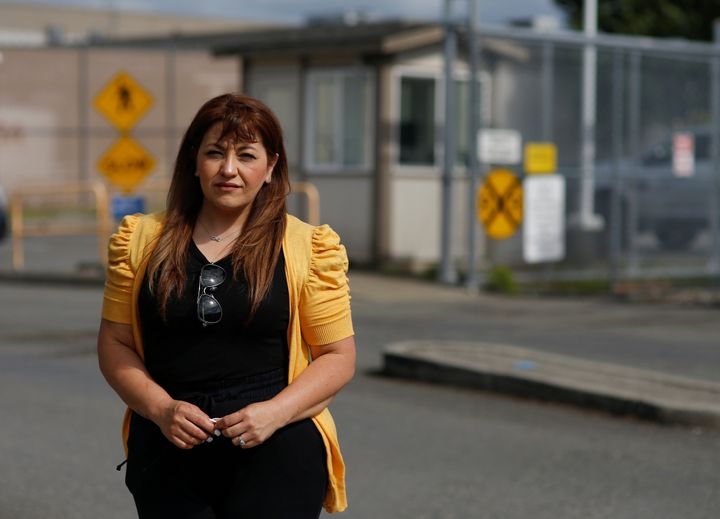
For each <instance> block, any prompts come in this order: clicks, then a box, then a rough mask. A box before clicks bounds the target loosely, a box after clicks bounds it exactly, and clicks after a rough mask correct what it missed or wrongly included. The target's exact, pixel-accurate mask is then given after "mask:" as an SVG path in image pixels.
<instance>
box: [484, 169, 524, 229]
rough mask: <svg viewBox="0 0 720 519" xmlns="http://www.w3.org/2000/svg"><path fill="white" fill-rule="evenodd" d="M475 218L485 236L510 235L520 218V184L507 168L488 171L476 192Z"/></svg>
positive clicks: (521, 199) (521, 206)
mask: <svg viewBox="0 0 720 519" xmlns="http://www.w3.org/2000/svg"><path fill="white" fill-rule="evenodd" d="M477 213H478V219H479V220H480V222H481V223H482V224H483V225H484V226H485V232H487V234H488V236H490V237H491V238H494V239H496V240H503V239H505V238H509V237H510V236H512V235H513V234H514V233H515V231H516V230H517V228H518V227H519V226H520V223H521V222H522V217H523V191H522V184H521V183H520V180H519V179H518V177H517V176H515V174H514V173H513V172H512V171H510V170H509V169H495V170H493V171H491V172H490V173H489V174H488V176H487V178H486V179H485V183H484V184H483V185H482V186H481V187H480V189H479V190H478V194H477Z"/></svg>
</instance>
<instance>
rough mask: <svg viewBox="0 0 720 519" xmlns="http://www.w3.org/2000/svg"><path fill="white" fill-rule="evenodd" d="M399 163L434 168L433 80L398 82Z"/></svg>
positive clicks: (404, 79)
mask: <svg viewBox="0 0 720 519" xmlns="http://www.w3.org/2000/svg"><path fill="white" fill-rule="evenodd" d="M400 163H401V164H416V165H433V164H435V80H434V79H432V78H417V77H403V78H401V80H400Z"/></svg>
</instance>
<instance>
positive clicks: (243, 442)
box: [238, 436, 245, 447]
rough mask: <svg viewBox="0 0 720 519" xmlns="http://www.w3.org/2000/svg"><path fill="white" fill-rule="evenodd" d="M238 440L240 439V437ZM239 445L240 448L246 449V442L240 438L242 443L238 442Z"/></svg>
mask: <svg viewBox="0 0 720 519" xmlns="http://www.w3.org/2000/svg"><path fill="white" fill-rule="evenodd" d="M238 438H240V437H239V436H238ZM238 444H239V445H240V447H245V440H243V439H242V438H240V441H239V442H238Z"/></svg>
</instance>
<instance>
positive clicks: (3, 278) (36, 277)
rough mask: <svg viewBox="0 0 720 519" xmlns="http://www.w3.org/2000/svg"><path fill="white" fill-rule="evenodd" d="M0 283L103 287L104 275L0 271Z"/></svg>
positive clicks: (92, 273)
mask: <svg viewBox="0 0 720 519" xmlns="http://www.w3.org/2000/svg"><path fill="white" fill-rule="evenodd" d="M0 283H17V284H28V285H33V284H35V285H45V286H48V285H50V286H52V285H60V286H68V285H69V286H103V285H104V284H105V275H104V274H98V273H94V272H88V273H83V272H79V273H66V272H35V271H33V272H25V271H0Z"/></svg>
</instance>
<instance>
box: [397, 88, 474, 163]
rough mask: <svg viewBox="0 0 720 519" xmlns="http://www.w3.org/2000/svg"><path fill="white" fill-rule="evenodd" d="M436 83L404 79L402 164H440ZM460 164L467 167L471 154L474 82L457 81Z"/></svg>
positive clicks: (401, 89)
mask: <svg viewBox="0 0 720 519" xmlns="http://www.w3.org/2000/svg"><path fill="white" fill-rule="evenodd" d="M436 82H437V84H439V83H440V80H436V79H434V78H427V77H424V78H423V77H411V76H403V77H402V78H401V79H400V163H401V164H405V165H420V166H433V165H435V164H436V156H435V155H436V153H435V144H436V135H435V131H436V125H440V126H441V125H442V123H441V119H440V116H439V115H438V116H437V117H438V119H439V120H438V121H437V123H436V103H435V98H436ZM455 95H456V97H455V100H456V101H455V102H456V108H455V118H454V120H453V121H452V124H454V125H455V143H456V160H457V163H458V164H461V165H467V164H468V161H469V151H470V82H469V81H467V80H456V81H455Z"/></svg>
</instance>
